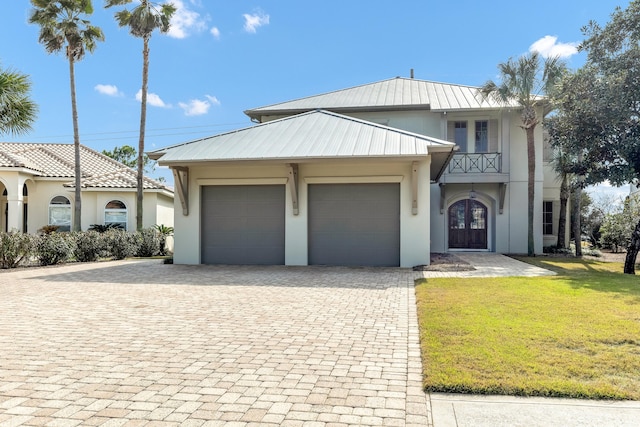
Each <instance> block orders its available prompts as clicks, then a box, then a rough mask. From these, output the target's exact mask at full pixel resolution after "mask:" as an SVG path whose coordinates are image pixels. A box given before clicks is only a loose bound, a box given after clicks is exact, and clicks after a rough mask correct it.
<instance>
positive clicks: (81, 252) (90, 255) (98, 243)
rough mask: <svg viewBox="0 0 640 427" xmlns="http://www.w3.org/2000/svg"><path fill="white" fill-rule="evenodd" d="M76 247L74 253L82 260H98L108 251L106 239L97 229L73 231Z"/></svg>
mask: <svg viewBox="0 0 640 427" xmlns="http://www.w3.org/2000/svg"><path fill="white" fill-rule="evenodd" d="M73 234H74V236H75V240H76V247H75V249H74V251H73V255H74V256H75V257H76V259H77V260H78V261H80V262H92V261H97V260H98V259H99V258H100V257H102V256H105V255H106V252H107V245H106V239H104V238H103V236H102V234H100V233H98V232H97V231H81V232H78V233H73Z"/></svg>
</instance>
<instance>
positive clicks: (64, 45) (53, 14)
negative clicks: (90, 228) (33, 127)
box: [29, 0, 104, 231]
mask: <svg viewBox="0 0 640 427" xmlns="http://www.w3.org/2000/svg"><path fill="white" fill-rule="evenodd" d="M31 4H32V5H33V7H34V8H33V10H32V11H31V16H30V17H29V23H31V24H38V25H39V26H40V34H39V36H38V41H39V42H40V43H42V44H43V45H44V48H45V50H46V51H47V53H59V52H61V51H62V50H63V49H64V55H65V56H66V57H67V60H68V61H69V82H70V87H71V116H72V120H73V145H74V149H75V209H74V218H73V230H74V231H80V230H81V229H82V223H81V219H82V201H81V194H80V193H81V192H80V190H81V184H82V183H81V180H80V179H81V177H82V169H81V167H80V134H79V131H78V107H77V104H76V75H75V63H76V62H77V61H80V60H82V58H84V55H85V53H86V52H93V51H94V50H95V48H96V43H97V41H102V40H104V34H103V33H102V30H101V29H100V28H99V27H96V26H93V25H91V22H89V20H87V19H85V18H84V16H85V15H91V14H92V13H93V6H92V4H91V0H31Z"/></svg>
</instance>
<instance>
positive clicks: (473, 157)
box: [448, 153, 502, 175]
mask: <svg viewBox="0 0 640 427" xmlns="http://www.w3.org/2000/svg"><path fill="white" fill-rule="evenodd" d="M448 172H449V173H450V174H456V175H457V174H465V173H474V174H476V173H489V174H495V173H502V153H458V154H454V155H453V157H452V158H451V161H450V162H449V169H448Z"/></svg>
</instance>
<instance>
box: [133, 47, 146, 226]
mask: <svg viewBox="0 0 640 427" xmlns="http://www.w3.org/2000/svg"><path fill="white" fill-rule="evenodd" d="M142 40H143V48H142V94H141V100H140V139H139V141H138V174H137V178H136V183H137V193H136V228H137V229H138V230H142V227H143V225H142V213H143V212H142V209H143V207H142V203H143V191H142V190H143V172H144V165H143V158H142V157H143V154H144V136H145V127H146V122H147V86H148V80H149V36H146V37H143V38H142Z"/></svg>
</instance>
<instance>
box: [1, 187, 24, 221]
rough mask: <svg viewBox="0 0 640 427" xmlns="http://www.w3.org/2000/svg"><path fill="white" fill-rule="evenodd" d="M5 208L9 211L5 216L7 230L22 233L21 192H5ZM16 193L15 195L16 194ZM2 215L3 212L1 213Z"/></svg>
mask: <svg viewBox="0 0 640 427" xmlns="http://www.w3.org/2000/svg"><path fill="white" fill-rule="evenodd" d="M7 193H8V194H7V208H8V210H9V212H8V216H7V230H9V231H11V230H17V231H22V221H23V213H24V211H23V201H22V200H23V199H22V190H21V191H19V192H16V191H15V190H14V191H10V190H9V189H8V190H7ZM16 193H17V194H16ZM3 214H4V212H3Z"/></svg>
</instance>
